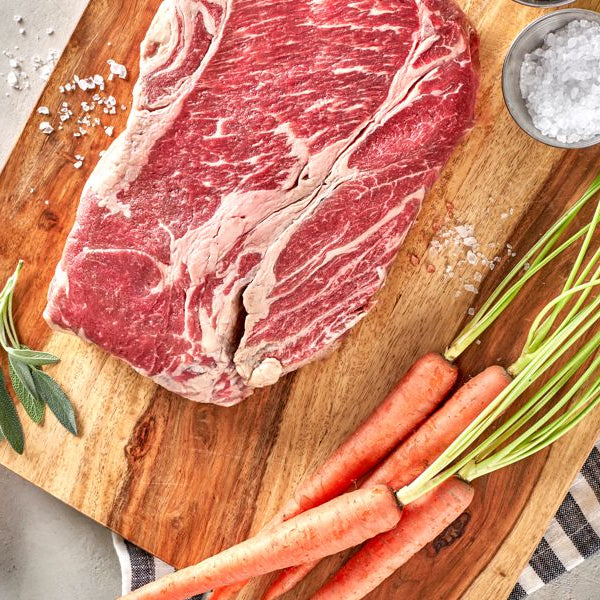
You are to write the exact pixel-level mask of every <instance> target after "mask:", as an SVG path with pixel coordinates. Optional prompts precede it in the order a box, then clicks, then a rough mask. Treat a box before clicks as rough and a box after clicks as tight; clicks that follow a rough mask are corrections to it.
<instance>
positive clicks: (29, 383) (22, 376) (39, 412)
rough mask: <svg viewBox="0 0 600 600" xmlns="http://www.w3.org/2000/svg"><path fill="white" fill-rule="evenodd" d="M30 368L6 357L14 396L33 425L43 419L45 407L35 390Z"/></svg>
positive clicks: (12, 358) (10, 357)
mask: <svg viewBox="0 0 600 600" xmlns="http://www.w3.org/2000/svg"><path fill="white" fill-rule="evenodd" d="M29 369H30V368H29V367H28V366H27V365H26V364H25V363H22V362H21V361H20V360H16V359H15V358H14V357H12V356H9V357H8V373H9V375H10V380H11V382H12V385H13V388H14V390H15V394H16V395H17V397H18V398H19V400H20V401H21V404H22V405H23V408H24V409H25V412H26V413H27V414H28V415H29V417H30V418H31V420H32V421H33V422H34V423H41V422H42V420H43V418H44V412H45V408H46V405H45V404H44V401H43V400H42V399H41V398H40V395H39V393H38V391H37V390H36V389H35V383H34V382H33V377H32V376H31V371H30V370H29Z"/></svg>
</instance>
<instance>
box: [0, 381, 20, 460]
mask: <svg viewBox="0 0 600 600" xmlns="http://www.w3.org/2000/svg"><path fill="white" fill-rule="evenodd" d="M0 432H1V433H2V435H3V436H4V437H5V438H6V441H7V442H8V443H9V444H10V445H11V447H12V448H13V450H14V451H15V452H18V453H19V454H23V448H24V446H25V438H24V436H23V427H22V426H21V420H20V419H19V415H18V413H17V409H16V408H15V405H14V404H13V401H12V399H11V397H10V396H9V394H8V390H7V389H6V380H5V379H4V375H3V374H2V372H1V371H0Z"/></svg>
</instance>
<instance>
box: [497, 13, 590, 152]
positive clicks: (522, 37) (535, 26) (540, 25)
mask: <svg viewBox="0 0 600 600" xmlns="http://www.w3.org/2000/svg"><path fill="white" fill-rule="evenodd" d="M574 19H585V20H586V21H595V22H597V23H600V13H597V12H594V11H592V10H584V9H582V8H567V9H564V10H557V11H556V12H553V13H550V14H549V15H545V16H543V17H540V18H539V19H537V20H536V21H534V22H533V23H531V24H529V25H528V26H527V27H526V28H525V29H523V31H521V33H520V34H519V35H518V36H517V38H516V39H515V41H514V42H513V43H512V45H511V47H510V49H509V50H508V54H507V55H506V59H505V60H504V68H503V69H502V93H503V95H504V102H505V103H506V107H507V108H508V110H509V112H510V114H511V115H512V117H513V119H514V120H515V121H516V123H517V125H518V126H519V127H520V128H521V129H522V130H523V131H524V132H525V133H527V134H529V135H530V136H531V137H532V138H535V139H536V140H538V141H540V142H543V143H544V144H548V145H549V146H554V147H555V148H589V147H590V146H594V145H595V144H598V143H600V135H598V136H596V137H594V138H592V139H589V140H585V141H583V142H576V143H572V144H567V143H562V142H559V141H558V140H556V139H554V138H551V137H548V136H546V135H543V134H542V132H541V131H539V130H538V129H537V128H536V127H535V125H534V124H533V121H532V120H531V116H530V115H529V112H528V110H527V107H526V106H525V100H524V99H523V96H521V86H520V79H521V65H522V64H523V59H524V58H525V55H526V54H528V53H530V52H533V50H535V49H536V48H539V47H540V46H541V45H542V44H543V43H544V38H545V37H546V35H548V34H549V33H550V32H551V31H556V30H557V29H561V28H562V27H564V26H565V25H567V23H569V22H571V21H573V20H574Z"/></svg>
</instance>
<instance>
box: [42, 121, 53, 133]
mask: <svg viewBox="0 0 600 600" xmlns="http://www.w3.org/2000/svg"><path fill="white" fill-rule="evenodd" d="M40 131H41V132H42V133H45V134H46V135H50V134H51V133H52V132H53V131H54V127H52V125H50V123H48V121H42V122H41V123H40Z"/></svg>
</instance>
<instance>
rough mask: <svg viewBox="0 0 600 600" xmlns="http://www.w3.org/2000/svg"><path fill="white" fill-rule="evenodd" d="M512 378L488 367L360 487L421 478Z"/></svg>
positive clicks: (296, 575)
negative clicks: (419, 476)
mask: <svg viewBox="0 0 600 600" xmlns="http://www.w3.org/2000/svg"><path fill="white" fill-rule="evenodd" d="M510 381H511V378H510V376H509V375H508V373H507V372H506V370H505V369H503V368H502V367H500V366H497V365H494V366H491V367H488V368H487V369H485V370H484V371H482V372H481V373H479V374H478V375H476V376H475V377H473V378H472V379H470V380H469V381H468V382H467V383H465V384H464V385H463V386H462V387H460V388H459V389H458V390H457V391H456V392H455V393H454V394H453V395H452V397H451V398H450V399H449V400H447V401H446V403H445V404H444V405H443V406H442V407H441V408H439V409H438V410H437V411H436V412H435V413H433V415H431V416H430V417H429V419H427V420H426V421H425V423H423V425H421V426H420V427H419V429H417V430H416V431H415V432H414V433H413V434H412V435H411V436H409V437H408V438H407V439H406V440H405V441H404V442H403V443H401V444H400V446H398V448H397V449H396V450H395V451H394V452H392V454H390V455H389V456H388V458H387V459H386V460H385V461H384V462H383V463H382V464H381V465H380V466H379V467H377V468H376V469H375V470H374V471H373V472H372V473H371V475H369V477H367V479H365V481H364V482H363V483H362V486H361V487H372V486H374V485H378V484H384V485H388V486H390V487H392V488H394V489H399V488H401V487H404V486H405V485H408V484H409V483H410V482H411V481H413V480H414V479H415V478H416V477H417V476H418V475H420V474H421V473H422V472H423V471H424V470H425V469H426V468H427V467H428V466H429V465H430V464H431V463H432V462H433V461H434V460H435V459H436V458H437V457H438V456H439V455H440V454H441V453H442V452H443V451H444V450H445V449H446V448H447V447H448V446H449V445H450V444H451V443H452V442H453V441H454V440H455V439H456V438H457V437H458V436H459V435H460V433H461V432H462V431H463V429H465V427H467V425H469V423H471V421H473V420H474V419H475V417H476V416H477V415H478V414H479V413H480V412H481V411H482V410H483V409H484V408H485V407H486V406H488V404H489V403H490V402H491V401H492V400H493V399H494V398H496V396H497V395H498V394H499V393H500V392H501V391H502V390H503V389H504V388H505V387H506V386H507V385H508V384H509V383H510ZM317 564H318V561H317V562H313V563H308V564H304V565H298V566H296V567H290V568H289V569H286V570H285V571H284V572H283V573H281V575H280V576H279V577H278V578H277V579H276V580H275V581H274V582H273V583H272V584H271V586H270V587H269V589H268V590H267V591H266V593H265V595H264V596H263V600H274V599H275V598H279V597H280V596H283V594H285V593H286V592H288V591H289V590H291V589H292V588H293V587H295V586H296V585H297V584H298V583H299V582H300V581H301V580H302V579H304V577H306V576H307V575H308V574H309V573H310V572H311V571H312V570H313V569H314V568H315V566H316V565H317Z"/></svg>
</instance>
